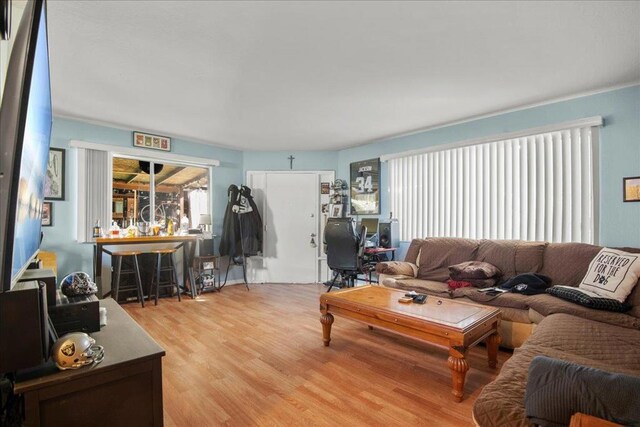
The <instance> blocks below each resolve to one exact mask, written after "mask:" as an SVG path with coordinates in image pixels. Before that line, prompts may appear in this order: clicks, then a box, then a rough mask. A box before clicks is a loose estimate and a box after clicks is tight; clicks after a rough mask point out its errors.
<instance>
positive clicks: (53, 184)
mask: <svg viewBox="0 0 640 427" xmlns="http://www.w3.org/2000/svg"><path fill="white" fill-rule="evenodd" d="M64 152H65V150H63V149H62V148H50V149H49V163H47V175H46V177H45V179H44V198H45V199H47V200H64Z"/></svg>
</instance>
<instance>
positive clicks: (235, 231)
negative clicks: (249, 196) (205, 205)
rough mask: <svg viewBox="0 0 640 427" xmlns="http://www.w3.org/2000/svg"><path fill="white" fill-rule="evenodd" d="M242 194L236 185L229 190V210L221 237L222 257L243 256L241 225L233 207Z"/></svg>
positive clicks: (226, 212)
mask: <svg viewBox="0 0 640 427" xmlns="http://www.w3.org/2000/svg"><path fill="white" fill-rule="evenodd" d="M239 194H240V189H238V186H237V185H235V184H231V185H230V186H229V188H228V189H227V208H226V209H225V211H224V220H223V222H222V236H221V237H220V255H221V256H227V255H228V256H230V257H236V256H240V255H242V245H241V243H240V223H239V222H238V215H237V214H236V213H235V212H233V207H234V206H235V204H236V200H237V199H238V196H239Z"/></svg>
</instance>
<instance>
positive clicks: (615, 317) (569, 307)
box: [528, 294, 640, 329]
mask: <svg viewBox="0 0 640 427" xmlns="http://www.w3.org/2000/svg"><path fill="white" fill-rule="evenodd" d="M528 298H529V300H528V301H529V304H528V305H529V307H530V308H532V309H533V310H535V311H536V312H538V313H539V314H541V315H542V316H551V315H553V314H558V313H562V314H570V315H572V316H576V317H580V318H583V319H589V320H595V321H597V322H602V323H608V324H611V325H616V326H622V327H624V328H631V329H640V319H639V318H637V317H634V316H631V315H629V314H627V313H615V312H613V311H603V310H594V309H593V308H588V307H584V306H581V305H579V304H575V303H573V302H569V301H565V300H563V299H560V298H558V297H554V296H553V295H549V294H543V295H534V296H530V297H528Z"/></svg>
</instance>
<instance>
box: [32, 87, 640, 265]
mask: <svg viewBox="0 0 640 427" xmlns="http://www.w3.org/2000/svg"><path fill="white" fill-rule="evenodd" d="M591 116H602V117H604V120H605V126H604V127H603V128H602V130H601V133H600V147H601V149H600V243H601V244H603V245H609V246H636V247H640V203H624V202H622V178H623V177H625V176H639V175H640V86H633V87H628V88H623V89H618V90H614V91H609V92H604V93H600V94H596V95H590V96H585V97H581V98H575V99H572V100H568V101H561V102H557V103H553V104H547V105H543V106H540V107H534V108H529V109H525V110H519V111H515V112H511V113H506V114H501V115H498V116H493V117H489V118H485V119H479V120H474V121H470V122H466V123H462V124H458V125H453V126H448V127H443V128H439V129H434V130H430V131H425V132H420V133H416V134H413V135H408V136H403V137H398V138H389V139H385V140H381V141H376V142H372V143H369V144H365V145H362V146H359V147H355V148H350V149H345V150H340V151H293V152H290V151H286V152H285V151H276V152H260V151H245V152H241V151H236V150H229V149H223V148H218V147H213V146H210V145H206V144H199V143H195V142H191V141H182V140H178V139H174V144H175V145H174V150H175V153H178V154H184V155H189V156H198V157H205V158H215V159H218V160H220V162H221V166H220V167H219V168H215V169H214V183H213V216H214V218H213V222H214V225H213V229H214V231H215V232H216V233H218V234H219V233H220V232H221V227H222V219H223V215H224V208H225V206H226V189H227V187H228V186H229V184H231V183H240V182H244V180H245V175H246V174H245V172H246V171H248V170H288V169H289V160H288V159H287V157H289V155H293V156H294V157H295V158H296V159H295V160H294V163H293V170H336V177H337V178H342V179H349V164H350V163H351V162H355V161H358V160H364V159H369V158H375V157H379V156H381V155H383V154H391V153H397V152H402V151H406V150H413V149H419V148H424V147H431V146H437V145H441V144H449V143H454V142H459V141H464V140H467V139H472V138H479V137H483V136H491V135H496V134H501V133H507V132H515V131H520V130H524V129H529V128H533V127H537V126H544V125H550V124H557V123H561V122H565V121H570V120H576V119H581V118H585V117H591ZM72 139H77V140H82V141H87V142H95V143H103V144H109V145H115V146H123V147H124V146H126V147H130V146H131V132H130V131H127V130H121V129H114V128H109V127H105V126H97V125H93V124H88V123H84V122H80V121H74V120H67V119H60V118H56V119H55V121H54V126H53V134H52V146H54V147H59V148H68V146H69V141H70V140H72ZM67 160H68V163H67V169H66V179H67V185H68V187H67V200H66V201H64V202H54V226H53V227H50V228H45V229H44V230H45V239H44V242H43V250H55V251H56V252H58V256H59V265H60V271H61V273H65V272H70V271H75V270H86V271H90V269H91V259H92V248H91V246H89V245H78V244H77V243H75V242H74V240H73V234H74V229H73V224H74V223H75V212H74V205H75V199H74V197H75V196H74V191H73V186H74V185H75V184H74V182H75V181H76V180H77V176H75V174H74V170H75V165H74V164H73V158H72V156H70V155H69V153H68V155H67ZM381 188H382V192H381V212H382V213H381V215H380V216H381V217H383V218H387V217H388V216H389V202H388V180H387V165H386V163H383V164H382V169H381ZM404 247H406V245H403V248H404ZM399 258H402V253H401V254H399ZM234 277H235V276H234Z"/></svg>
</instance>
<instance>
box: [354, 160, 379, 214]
mask: <svg viewBox="0 0 640 427" xmlns="http://www.w3.org/2000/svg"><path fill="white" fill-rule="evenodd" d="M350 191H351V215H377V214H379V213H380V159H370V160H363V161H360V162H354V163H351V179H350Z"/></svg>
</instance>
